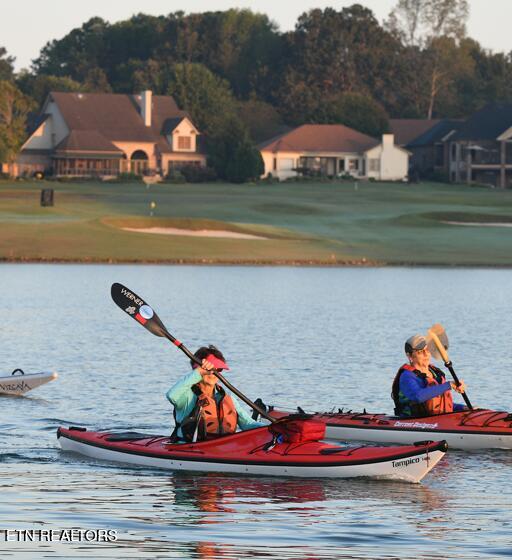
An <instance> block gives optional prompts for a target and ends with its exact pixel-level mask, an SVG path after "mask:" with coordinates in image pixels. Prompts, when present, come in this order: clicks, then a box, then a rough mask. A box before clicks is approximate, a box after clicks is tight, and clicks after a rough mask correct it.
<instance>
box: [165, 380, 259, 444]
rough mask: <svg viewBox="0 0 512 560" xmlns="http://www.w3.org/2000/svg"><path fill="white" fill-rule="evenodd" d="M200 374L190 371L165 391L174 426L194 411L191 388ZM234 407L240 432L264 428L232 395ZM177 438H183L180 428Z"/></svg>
mask: <svg viewBox="0 0 512 560" xmlns="http://www.w3.org/2000/svg"><path fill="white" fill-rule="evenodd" d="M201 379H202V377H201V374H200V373H199V372H198V371H197V369H194V370H192V371H191V372H190V373H187V375H184V376H183V377H181V378H180V379H178V381H177V382H176V383H175V384H174V385H173V386H172V387H171V388H170V389H169V390H168V391H167V393H166V397H167V399H168V400H169V402H170V403H171V404H172V405H174V415H175V418H176V424H177V425H180V424H181V423H182V422H183V420H185V418H187V417H188V416H189V415H190V413H191V412H192V411H193V410H194V408H195V406H196V403H197V395H196V394H195V393H194V392H193V391H192V386H193V385H195V384H196V383H199V382H200V381H201ZM214 395H215V398H216V399H217V398H220V395H219V394H218V393H216V392H214ZM230 397H231V398H232V399H233V404H234V405H235V408H236V412H237V416H238V420H237V422H238V427H239V428H240V429H241V430H250V429H252V428H259V427H260V426H264V425H265V424H263V423H262V422H257V421H256V420H253V419H252V418H251V416H249V414H248V413H247V412H246V411H245V409H244V408H243V407H242V406H241V404H240V402H239V401H238V399H237V398H236V397H235V396H234V395H230ZM177 435H178V437H183V433H182V431H181V428H178V433H177Z"/></svg>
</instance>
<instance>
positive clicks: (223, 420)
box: [192, 384, 238, 441]
mask: <svg viewBox="0 0 512 560" xmlns="http://www.w3.org/2000/svg"><path fill="white" fill-rule="evenodd" d="M192 390H193V391H194V393H195V394H196V395H197V403H196V406H195V409H194V411H193V412H192V413H193V414H194V412H195V413H196V414H197V428H198V431H197V441H204V440H205V439H214V438H217V437H219V436H223V435H226V434H233V433H235V432H236V426H237V423H238V413H237V411H236V407H235V403H234V402H233V399H232V398H231V397H230V396H229V395H226V392H225V391H224V389H223V388H222V387H220V385H216V386H215V389H214V392H215V391H216V392H217V393H219V394H220V400H219V401H218V402H217V400H216V399H215V397H214V396H213V395H212V396H211V397H210V396H208V395H205V394H204V393H202V392H201V389H200V387H199V384H197V385H194V386H193V387H192Z"/></svg>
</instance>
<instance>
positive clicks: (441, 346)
mask: <svg viewBox="0 0 512 560" xmlns="http://www.w3.org/2000/svg"><path fill="white" fill-rule="evenodd" d="M428 337H429V338H430V340H432V342H433V343H434V345H435V347H436V349H437V351H438V352H439V357H440V358H441V359H442V360H443V362H444V365H445V366H446V367H447V368H448V370H449V371H450V373H451V374H452V377H453V380H454V381H455V383H456V384H457V386H459V385H460V381H459V378H458V377H457V374H456V373H455V370H454V369H453V365H452V362H451V360H450V358H449V357H448V352H447V350H448V336H447V335H446V331H445V330H444V327H443V326H442V325H440V324H439V323H436V324H435V325H432V327H430V329H429V330H428ZM441 339H442V341H441ZM434 357H436V356H434ZM461 395H462V398H463V399H464V402H465V403H466V405H467V407H468V408H469V409H470V410H473V406H472V405H471V402H470V401H469V398H468V396H467V395H466V393H461Z"/></svg>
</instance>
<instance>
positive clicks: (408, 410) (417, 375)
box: [391, 334, 466, 417]
mask: <svg viewBox="0 0 512 560" xmlns="http://www.w3.org/2000/svg"><path fill="white" fill-rule="evenodd" d="M405 354H406V356H407V358H408V359H409V363H408V364H404V365H403V366H402V367H401V368H400V369H399V370H398V373H397V374H396V376H395V379H394V381H393V388H392V392H391V396H392V398H393V401H394V402H395V414H396V415H397V416H401V417H409V416H412V417H418V416H434V415H437V414H445V413H447V412H454V411H459V410H464V408H465V407H464V405H462V404H458V403H455V404H454V403H453V399H452V394H451V390H454V391H456V392H457V393H463V392H464V391H465V389H466V386H465V384H464V381H461V382H460V385H457V384H456V383H453V382H450V381H446V378H445V375H444V373H443V371H442V370H440V369H439V368H437V367H435V366H433V365H432V364H431V363H430V357H431V356H430V350H429V348H428V341H427V339H426V338H425V337H424V336H422V335H419V334H416V335H414V336H411V337H410V338H408V339H407V340H406V342H405Z"/></svg>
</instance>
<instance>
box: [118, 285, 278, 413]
mask: <svg viewBox="0 0 512 560" xmlns="http://www.w3.org/2000/svg"><path fill="white" fill-rule="evenodd" d="M110 293H111V294H112V299H113V300H114V302H115V303H116V304H117V305H118V307H120V308H121V309H122V310H123V311H124V312H125V313H126V314H128V315H130V317H132V319H135V320H136V321H137V322H138V323H140V324H141V325H142V326H143V327H145V328H146V329H147V330H148V331H149V332H151V333H153V334H154V335H156V336H161V337H163V338H167V339H168V340H170V341H171V342H172V343H173V344H174V345H175V346H176V347H177V348H179V349H180V350H181V351H182V352H183V353H184V354H185V355H186V356H187V357H188V358H190V359H191V360H192V361H194V362H195V363H196V364H197V365H198V366H200V365H201V360H198V359H197V358H196V357H195V356H194V354H192V352H191V351H190V350H189V349H188V348H187V347H186V346H185V345H184V344H183V342H180V341H179V340H178V339H177V338H175V337H174V336H172V334H171V333H170V332H169V331H168V330H167V329H166V328H165V325H164V324H163V323H162V321H160V318H159V317H158V315H157V314H156V313H155V311H154V310H153V308H152V307H151V306H150V305H148V304H147V303H146V302H145V301H144V300H143V299H142V298H141V297H139V296H138V295H137V294H134V293H133V292H132V291H131V290H129V289H128V288H126V287H125V286H123V285H122V284H118V283H117V282H116V283H114V284H112V288H111V289H110ZM213 373H214V374H215V375H216V376H217V378H218V379H219V381H221V382H222V383H224V385H225V386H226V387H227V388H228V389H230V390H231V391H232V392H233V393H235V395H236V396H237V397H238V398H240V399H241V400H242V401H244V402H245V403H246V404H247V405H248V406H250V407H251V408H252V409H253V410H254V411H256V412H258V414H260V415H261V416H262V417H263V418H266V419H267V420H270V422H275V421H276V420H275V418H272V416H269V415H268V414H267V413H266V412H265V411H264V410H262V409H261V408H260V407H259V406H258V405H256V404H255V403H253V402H252V401H251V400H250V399H249V398H247V397H246V396H245V395H244V394H243V393H241V392H240V391H239V390H238V389H237V388H236V387H234V386H233V385H231V383H230V382H229V381H227V380H226V379H225V378H224V376H223V375H222V374H221V373H219V372H218V371H217V370H216V369H214V370H213Z"/></svg>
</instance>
